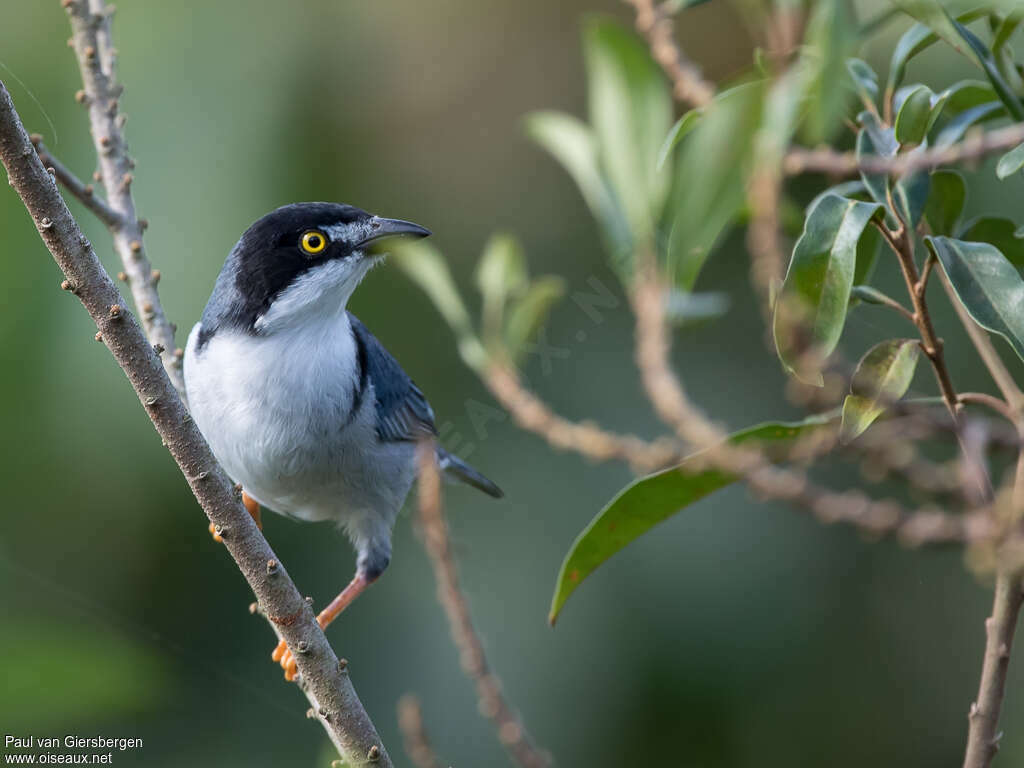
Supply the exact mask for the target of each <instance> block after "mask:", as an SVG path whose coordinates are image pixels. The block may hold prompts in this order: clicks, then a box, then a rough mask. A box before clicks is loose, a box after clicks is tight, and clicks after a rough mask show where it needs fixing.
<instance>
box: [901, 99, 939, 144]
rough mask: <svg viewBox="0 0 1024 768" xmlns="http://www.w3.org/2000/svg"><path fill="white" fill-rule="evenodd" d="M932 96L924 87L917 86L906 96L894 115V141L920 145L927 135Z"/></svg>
mask: <svg viewBox="0 0 1024 768" xmlns="http://www.w3.org/2000/svg"><path fill="white" fill-rule="evenodd" d="M934 96H935V94H934V93H932V89H931V88H929V87H928V86H926V85H919V86H917V87H916V88H914V89H913V90H912V91H911V92H910V93H908V94H907V97H906V98H905V99H904V100H903V104H902V105H901V106H900V111H899V112H898V113H897V115H896V123H895V125H894V128H895V132H896V141H898V142H899V143H900V144H920V143H921V141H922V140H923V139H924V137H925V135H926V134H927V133H928V126H929V118H930V117H931V112H932V98H933V97H934Z"/></svg>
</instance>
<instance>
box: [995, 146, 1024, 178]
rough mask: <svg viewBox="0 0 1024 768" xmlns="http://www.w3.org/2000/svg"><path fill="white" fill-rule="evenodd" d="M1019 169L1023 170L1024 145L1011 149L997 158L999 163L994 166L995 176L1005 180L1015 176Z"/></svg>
mask: <svg viewBox="0 0 1024 768" xmlns="http://www.w3.org/2000/svg"><path fill="white" fill-rule="evenodd" d="M1021 168H1024V144H1021V145H1020V146H1018V147H1016V148H1014V149H1011V150H1010V151H1009V152H1007V153H1006V154H1005V155H1003V156H1002V157H1000V158H999V163H998V164H997V165H996V176H998V177H999V178H1000V179H1005V178H1006V177H1008V176H1012V175H1013V174H1015V173H1016V172H1017V171H1019V170H1020V169H1021Z"/></svg>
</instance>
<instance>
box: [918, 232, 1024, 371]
mask: <svg viewBox="0 0 1024 768" xmlns="http://www.w3.org/2000/svg"><path fill="white" fill-rule="evenodd" d="M925 243H927V245H928V247H929V248H930V249H931V250H932V253H934V254H935V255H936V256H937V257H938V259H939V263H940V264H941V265H942V269H943V270H944V271H945V273H946V276H947V277H948V278H949V282H950V283H952V284H953V289H954V290H955V291H956V295H957V298H959V299H960V303H961V304H963V305H964V307H965V308H966V309H967V311H968V312H969V313H970V315H971V317H973V318H974V319H975V321H976V322H977V323H978V325H980V326H982V327H983V328H986V329H988V330H989V331H991V332H992V333H997V334H999V335H1000V336H1002V337H1003V338H1004V339H1006V340H1007V341H1008V342H1009V343H1010V345H1011V346H1012V347H1013V349H1014V351H1015V352H1016V353H1017V354H1018V355H1019V356H1020V357H1021V358H1024V280H1021V277H1020V274H1019V273H1018V272H1017V270H1016V269H1014V267H1013V265H1012V264H1010V262H1009V261H1007V259H1006V257H1005V256H1003V254H1002V253H1000V252H999V250H998V249H997V248H996V247H995V246H993V245H989V244H988V243H966V242H963V241H961V240H952V239H950V238H947V237H926V238H925Z"/></svg>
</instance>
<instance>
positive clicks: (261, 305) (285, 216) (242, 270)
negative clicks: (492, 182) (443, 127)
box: [203, 203, 430, 333]
mask: <svg viewBox="0 0 1024 768" xmlns="http://www.w3.org/2000/svg"><path fill="white" fill-rule="evenodd" d="M429 234H430V230H428V229H425V228H424V227H421V226H419V225H418V224H413V223H411V222H408V221H402V220H400V219H385V218H381V217H379V216H374V215H372V214H369V213H367V212H366V211H363V210H360V209H359V208H356V207H354V206H351V205H341V204H338V203H295V204H293V205H286V206H283V207H281V208H278V209H277V210H276V211H273V212H271V213H268V214H267V215H266V216H264V217H263V218H261V219H260V220H258V221H257V222H255V223H254V224H253V225H252V226H251V227H249V229H247V230H246V231H245V234H243V235H242V237H241V239H239V241H238V243H237V244H236V245H235V247H234V248H233V249H232V251H231V254H230V255H229V256H228V259H227V261H226V262H225V263H224V268H223V269H222V270H221V273H220V276H219V277H218V278H217V284H216V285H215V287H214V291H213V295H212V296H211V297H210V303H209V304H208V305H207V308H206V312H205V313H204V314H203V328H204V330H209V331H211V332H212V330H213V329H214V327H222V326H224V325H231V326H234V327H236V328H239V329H242V330H247V331H251V332H256V333H271V332H273V331H274V330H275V329H277V328H280V327H284V326H286V325H289V324H292V323H295V322H301V321H302V320H303V319H304V318H309V317H312V316H316V315H322V314H324V313H329V312H334V311H341V310H343V309H344V308H345V304H346V303H347V302H348V299H349V297H350V296H351V295H352V292H353V291H354V290H355V289H356V286H357V285H359V282H360V280H362V279H363V277H364V276H365V275H366V273H367V272H369V271H370V270H371V269H372V268H373V267H374V265H375V264H377V263H378V262H379V261H380V259H381V257H382V254H383V248H384V247H386V241H387V240H388V239H390V238H395V237H416V238H420V237H426V236H427V235H429Z"/></svg>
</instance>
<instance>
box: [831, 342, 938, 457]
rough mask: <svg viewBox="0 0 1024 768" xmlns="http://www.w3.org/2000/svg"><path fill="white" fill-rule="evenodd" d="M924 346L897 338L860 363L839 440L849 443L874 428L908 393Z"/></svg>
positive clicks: (852, 384)
mask: <svg viewBox="0 0 1024 768" xmlns="http://www.w3.org/2000/svg"><path fill="white" fill-rule="evenodd" d="M919 351H920V344H919V343H918V342H917V340H916V339H893V340H891V341H883V342H882V343H881V344H876V345H875V346H874V347H872V348H871V349H870V350H868V352H867V354H866V355H864V357H862V358H861V360H860V362H859V363H858V364H857V369H856V370H855V371H854V373H853V380H852V382H851V383H850V394H849V395H847V397H846V400H844V401H843V418H842V423H841V425H840V427H839V441H840V442H842V443H848V442H850V441H851V440H853V439H854V438H856V437H857V436H859V435H860V434H862V433H863V432H864V430H866V429H867V428H868V427H870V426H871V424H872V422H874V420H875V419H877V418H878V417H879V416H880V415H882V413H884V412H885V409H886V408H888V407H889V405H891V404H892V403H894V402H895V401H896V400H899V399H900V398H901V397H903V395H904V394H906V391H907V388H908V387H910V382H911V380H912V379H913V378H914V369H915V368H916V367H917V358H918V352H919Z"/></svg>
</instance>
